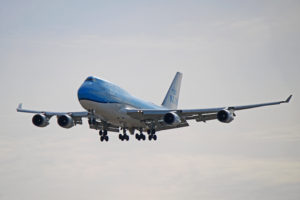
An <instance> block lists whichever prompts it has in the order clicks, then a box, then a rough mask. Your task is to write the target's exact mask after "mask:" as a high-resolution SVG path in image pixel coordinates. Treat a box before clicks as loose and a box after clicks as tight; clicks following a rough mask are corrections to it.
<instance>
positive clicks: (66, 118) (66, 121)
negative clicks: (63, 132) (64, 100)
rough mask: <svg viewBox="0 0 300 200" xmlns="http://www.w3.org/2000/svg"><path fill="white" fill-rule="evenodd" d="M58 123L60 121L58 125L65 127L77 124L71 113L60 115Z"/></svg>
mask: <svg viewBox="0 0 300 200" xmlns="http://www.w3.org/2000/svg"><path fill="white" fill-rule="evenodd" d="M57 123H58V125H60V126H61V127H63V128H71V127H73V126H74V125H75V124H74V120H73V119H72V117H71V116H70V115H61V116H58V117H57Z"/></svg>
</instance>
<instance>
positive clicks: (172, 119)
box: [164, 112, 181, 126]
mask: <svg viewBox="0 0 300 200" xmlns="http://www.w3.org/2000/svg"><path fill="white" fill-rule="evenodd" d="M164 122H165V123H166V124H168V125H172V126H177V125H178V124H180V123H181V120H180V117H179V116H178V115H177V114H176V113H174V112H170V113H167V114H165V116H164Z"/></svg>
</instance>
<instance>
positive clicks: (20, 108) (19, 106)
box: [17, 103, 22, 111]
mask: <svg viewBox="0 0 300 200" xmlns="http://www.w3.org/2000/svg"><path fill="white" fill-rule="evenodd" d="M19 110H22V103H19V105H18V108H17V111H19Z"/></svg>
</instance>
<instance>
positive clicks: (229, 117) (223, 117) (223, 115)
mask: <svg viewBox="0 0 300 200" xmlns="http://www.w3.org/2000/svg"><path fill="white" fill-rule="evenodd" d="M217 119H218V120H219V121H220V122H223V123H230V122H232V121H233V119H234V114H232V113H231V112H230V111H229V110H220V111H219V112H218V113H217Z"/></svg>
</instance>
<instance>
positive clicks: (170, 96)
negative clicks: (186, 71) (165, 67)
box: [162, 72, 182, 109]
mask: <svg viewBox="0 0 300 200" xmlns="http://www.w3.org/2000/svg"><path fill="white" fill-rule="evenodd" d="M181 80H182V73H180V72H177V73H176V75H175V77H174V79H173V82H172V84H171V86H170V88H169V90H168V93H167V95H166V97H165V99H164V101H163V103H162V106H164V107H165V108H168V109H177V106H178V100H179V92H180V85H181Z"/></svg>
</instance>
